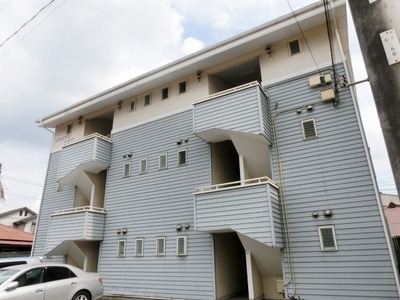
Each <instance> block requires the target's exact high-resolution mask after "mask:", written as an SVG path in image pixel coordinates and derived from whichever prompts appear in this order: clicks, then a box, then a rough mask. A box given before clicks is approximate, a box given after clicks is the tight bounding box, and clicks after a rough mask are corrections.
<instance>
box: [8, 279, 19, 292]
mask: <svg viewBox="0 0 400 300" xmlns="http://www.w3.org/2000/svg"><path fill="white" fill-rule="evenodd" d="M18 286H19V282H18V281H13V282H10V283H9V284H8V285H7V286H6V291H11V290H15V289H16V288H17V287H18Z"/></svg>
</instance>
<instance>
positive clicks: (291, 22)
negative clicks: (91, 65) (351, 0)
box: [36, 0, 346, 128]
mask: <svg viewBox="0 0 400 300" xmlns="http://www.w3.org/2000/svg"><path fill="white" fill-rule="evenodd" d="M334 5H335V11H334V14H333V15H334V16H335V17H336V18H338V17H341V16H345V15H346V1H345V0H336V1H334ZM294 16H295V17H294ZM297 22H298V23H297ZM323 23H325V11H324V5H323V1H319V2H317V3H314V4H311V5H309V6H306V7H304V8H302V9H299V10H297V11H295V12H294V13H293V14H292V13H290V14H287V15H285V16H282V17H280V18H277V19H275V20H273V21H270V22H267V23H265V24H263V25H260V26H258V27H255V28H253V29H251V30H249V31H246V32H244V33H242V34H239V35H237V36H234V37H232V38H230V39H227V40H225V41H222V42H220V43H217V44H215V45H213V46H210V47H207V48H204V49H202V50H200V51H197V52H195V53H193V54H191V55H188V56H185V57H183V58H181V59H178V60H175V61H173V62H171V63H169V64H166V65H164V66H162V67H159V68H157V69H154V70H152V71H150V72H147V73H145V74H143V75H141V76H138V77H136V78H133V79H132V80H129V81H127V82H124V83H122V84H120V85H117V86H115V87H113V88H110V89H108V90H105V91H103V92H101V93H99V94H96V95H94V96H92V97H89V98H87V99H85V100H83V101H80V102H78V103H76V104H74V105H71V106H69V107H67V108H65V109H63V110H61V111H58V112H56V113H54V114H51V115H49V116H46V117H44V118H42V119H40V120H37V121H36V122H37V123H38V126H40V127H46V128H47V127H49V128H54V127H55V126H57V125H59V124H62V123H65V122H68V121H70V120H72V119H74V118H78V117H79V116H80V115H82V114H86V113H89V112H93V111H96V110H99V109H102V108H105V107H107V106H110V105H112V104H116V103H117V102H118V101H120V100H124V99H127V98H129V97H132V96H133V95H137V94H140V93H143V92H146V91H148V90H150V89H152V88H154V87H155V86H161V85H163V84H166V83H168V82H171V81H173V80H175V79H179V78H183V77H186V76H188V75H190V74H194V73H196V72H197V71H198V70H204V69H206V68H208V67H211V66H213V65H215V64H219V63H222V62H224V61H227V60H230V59H232V58H235V57H237V56H240V55H243V54H246V53H249V52H251V51H254V50H256V49H259V48H263V47H265V46H266V45H268V44H272V43H274V42H277V41H279V40H282V39H285V38H287V37H290V36H292V35H295V34H298V33H299V26H300V27H301V29H302V30H303V31H306V30H309V29H311V28H314V27H316V26H318V25H320V24H323Z"/></svg>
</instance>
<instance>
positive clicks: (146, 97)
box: [143, 94, 151, 106]
mask: <svg viewBox="0 0 400 300" xmlns="http://www.w3.org/2000/svg"><path fill="white" fill-rule="evenodd" d="M147 100H148V103H147V104H146V102H147ZM149 105H151V94H146V95H144V96H143V106H149Z"/></svg>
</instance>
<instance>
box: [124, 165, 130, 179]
mask: <svg viewBox="0 0 400 300" xmlns="http://www.w3.org/2000/svg"><path fill="white" fill-rule="evenodd" d="M128 176H131V163H130V162H127V163H125V164H124V177H128Z"/></svg>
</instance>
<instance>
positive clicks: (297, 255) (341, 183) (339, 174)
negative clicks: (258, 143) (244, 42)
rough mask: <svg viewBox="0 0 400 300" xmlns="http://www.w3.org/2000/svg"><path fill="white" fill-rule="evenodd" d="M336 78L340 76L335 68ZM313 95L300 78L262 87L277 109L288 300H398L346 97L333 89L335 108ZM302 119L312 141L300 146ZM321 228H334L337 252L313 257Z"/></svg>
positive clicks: (359, 139)
mask: <svg viewBox="0 0 400 300" xmlns="http://www.w3.org/2000/svg"><path fill="white" fill-rule="evenodd" d="M339 72H340V74H344V70H343V68H342V66H340V70H339ZM319 91H320V88H310V87H309V84H308V77H307V76H304V77H300V78H297V79H292V80H290V81H288V82H284V83H280V84H277V85H274V86H269V87H267V92H268V95H269V97H270V98H269V99H270V101H271V106H272V107H276V106H277V109H275V110H273V111H272V113H273V114H274V115H276V127H277V136H278V141H277V142H278V144H275V147H274V152H273V159H274V166H275V178H274V179H275V181H276V182H277V183H279V182H280V181H281V180H283V184H284V191H285V195H284V196H285V200H286V207H287V219H288V223H289V229H290V239H291V242H292V243H291V246H292V256H293V266H294V272H295V282H296V294H297V295H301V297H302V298H305V299H308V300H313V299H322V298H323V299H328V300H329V299H332V300H333V299H338V297H341V299H344V298H345V299H350V298H351V299H377V298H379V299H398V293H397V288H396V284H395V279H394V276H393V269H392V265H391V262H390V256H389V253H388V248H387V244H386V239H385V235H384V229H383V224H382V218H381V216H380V213H379V209H378V203H377V199H376V195H375V191H374V188H373V183H372V174H371V171H370V170H369V168H368V162H367V156H366V152H365V150H364V145H363V139H362V136H361V131H360V126H359V124H358V122H357V117H356V111H355V107H354V104H353V102H352V99H351V94H350V90H349V89H345V88H340V93H339V97H340V100H341V103H340V104H339V106H338V107H337V108H335V107H333V105H332V103H325V104H322V103H318V102H319V100H320V94H319ZM312 102H314V103H317V104H316V105H315V106H314V111H312V112H307V111H306V110H305V109H304V105H306V104H309V103H312ZM300 107H303V110H302V113H297V112H296V110H297V108H300ZM310 118H314V119H315V122H316V128H317V132H318V138H316V139H312V140H306V141H304V140H303V136H302V129H301V121H303V120H307V119H310ZM277 146H278V147H279V150H280V151H279V153H280V157H277V152H276V149H277ZM278 159H279V161H281V163H282V170H283V173H282V174H279V172H278V169H277V161H278ZM281 175H282V176H281ZM325 209H332V210H333V213H334V214H333V217H332V218H326V217H324V215H323V211H324V210H325ZM314 211H317V212H318V213H319V217H318V218H313V217H312V212H314ZM321 225H334V226H335V231H336V238H337V244H338V251H334V252H321V251H320V241H319V236H318V226H321ZM286 268H287V259H286ZM389 274H390V275H389ZM290 288H293V285H289V290H290Z"/></svg>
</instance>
